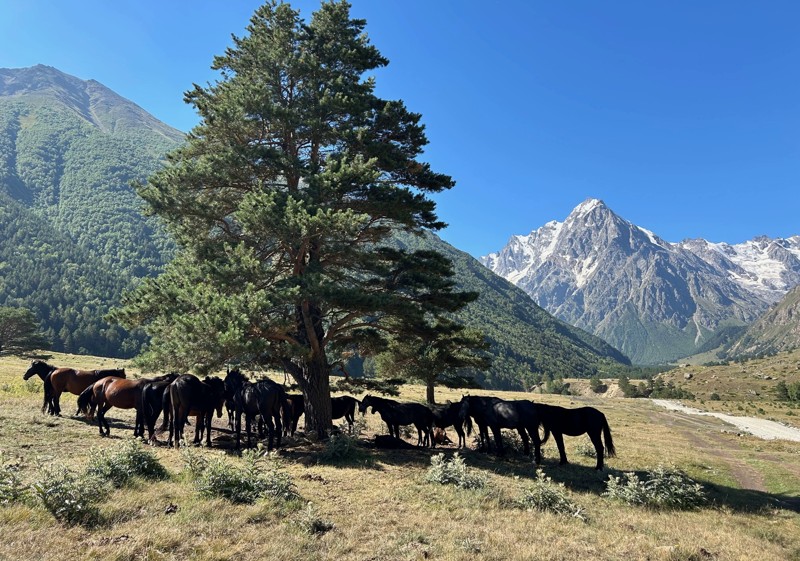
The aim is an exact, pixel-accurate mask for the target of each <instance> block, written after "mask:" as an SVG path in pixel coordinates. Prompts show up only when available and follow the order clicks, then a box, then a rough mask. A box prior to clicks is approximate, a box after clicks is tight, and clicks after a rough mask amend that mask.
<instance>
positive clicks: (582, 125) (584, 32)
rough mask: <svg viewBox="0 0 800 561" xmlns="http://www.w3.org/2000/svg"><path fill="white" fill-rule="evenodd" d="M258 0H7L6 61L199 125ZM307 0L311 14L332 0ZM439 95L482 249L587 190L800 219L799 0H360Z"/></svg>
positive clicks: (390, 90)
mask: <svg viewBox="0 0 800 561" xmlns="http://www.w3.org/2000/svg"><path fill="white" fill-rule="evenodd" d="M258 5H259V2H254V1H244V0H239V1H235V0H225V1H222V0H215V1H211V0H195V1H192V2H185V1H183V0H170V1H168V2H164V1H162V0H159V1H155V0H138V1H136V2H134V1H119V2H108V1H107V0H102V1H100V0H80V1H77V0H75V1H59V2H51V1H45V0H3V1H2V2H0V67H7V68H15V67H23V66H32V65H34V64H38V63H42V64H47V65H50V66H54V67H56V68H58V69H60V70H62V71H64V72H67V73H69V74H73V75H75V76H78V77H80V78H84V79H89V78H94V79H96V80H98V81H100V82H102V83H103V84H105V85H106V86H108V87H110V88H112V89H113V90H115V91H116V92H118V93H119V94H121V95H123V96H124V97H127V98H128V99H131V100H132V101H134V102H136V103H138V104H139V105H141V106H142V107H144V108H145V109H146V110H148V111H150V112H151V113H152V114H153V115H155V116H156V117H158V118H159V119H161V120H162V121H165V122H166V123H168V124H170V125H172V126H174V127H176V128H179V129H181V130H184V131H187V130H189V129H190V128H191V127H192V126H193V125H194V124H195V123H196V118H195V116H194V113H193V112H192V110H191V108H190V107H189V106H186V105H185V104H184V103H183V92H184V91H185V90H187V89H189V88H190V87H191V85H192V83H193V82H195V83H205V82H207V81H209V80H213V79H214V75H213V73H212V72H211V71H210V69H209V66H210V64H211V60H212V57H213V56H214V55H215V54H219V53H221V52H222V51H223V50H224V49H225V47H226V46H228V44H229V43H230V35H231V33H235V34H237V35H240V34H242V32H243V30H244V27H245V26H246V24H247V22H248V20H249V17H250V15H251V14H252V12H253V11H254V10H255V8H256V7H257V6H258ZM292 5H293V6H295V7H297V8H300V9H301V10H302V11H303V13H304V14H306V15H309V14H310V13H311V11H313V10H314V9H315V8H316V7H317V6H318V3H317V2H310V1H299V2H292ZM352 13H353V15H354V16H356V17H362V18H365V19H366V20H367V22H368V23H367V32H368V33H369V35H370V38H371V39H372V41H373V43H374V44H375V45H376V46H377V47H378V48H379V49H380V50H381V52H382V53H383V54H384V55H385V56H386V57H387V58H389V60H390V61H391V62H390V64H389V66H388V67H387V68H385V69H382V70H380V71H379V72H378V73H377V74H376V79H377V82H378V90H379V94H380V95H382V96H384V97H386V98H399V99H403V100H404V101H405V102H406V104H407V105H408V107H409V108H410V109H411V110H413V111H417V112H420V113H422V115H423V122H424V123H425V124H426V126H427V132H428V137H429V139H430V145H429V147H428V149H427V150H426V154H425V159H427V160H428V161H430V162H431V163H432V165H433V166H434V169H436V170H437V171H441V172H444V173H448V174H450V175H452V176H453V177H454V178H455V179H456V181H457V185H456V187H455V188H454V189H453V190H452V191H451V192H449V193H446V194H443V195H440V196H437V201H438V205H439V206H438V209H439V214H440V216H441V218H442V219H444V220H445V221H446V222H448V223H449V224H450V226H449V227H448V228H447V230H445V231H444V232H442V233H441V234H442V237H443V238H445V239H446V240H447V241H449V242H450V243H452V244H453V245H455V246H456V247H458V248H460V249H462V250H465V251H468V252H469V253H471V254H473V255H475V256H479V255H483V254H486V253H489V252H491V251H495V250H497V249H499V248H501V247H502V246H503V245H504V244H505V243H506V241H507V240H508V238H509V237H510V236H511V235H512V234H526V233H528V232H530V230H532V229H533V228H537V227H539V226H541V225H542V224H544V223H545V222H547V221H549V220H553V219H556V220H563V219H564V218H565V217H566V216H567V214H568V213H569V212H570V210H571V209H572V208H573V207H574V206H576V205H577V204H578V203H580V202H581V201H583V200H584V199H586V198H588V197H596V198H601V199H603V200H604V201H605V202H606V203H607V204H608V205H609V206H610V207H611V208H612V209H613V210H614V211H616V212H617V213H618V214H620V215H621V216H623V217H624V218H626V219H628V220H630V221H632V222H634V223H636V224H638V225H640V226H643V227H646V228H648V229H650V230H652V231H654V232H655V233H657V234H658V235H660V236H661V237H663V238H665V239H667V240H669V241H679V240H681V239H683V238H687V237H704V238H706V239H709V240H711V241H717V242H718V241H727V242H731V243H736V242H741V241H744V240H746V239H750V238H752V237H754V236H757V235H761V234H765V235H769V236H773V237H775V236H783V237H785V236H790V235H795V234H800V220H799V219H798V215H799V214H800V73H799V72H798V69H799V68H800V33H799V32H798V31H800V29H798V28H800V4H797V3H796V2H781V1H773V2H767V3H756V2H734V1H725V2H722V1H719V2H688V1H687V2H680V1H678V2H669V3H666V2H661V3H653V2H596V1H585V2H583V1H577V0H576V1H574V2H544V1H542V2H527V1H526V2H522V1H519V2H517V1H514V2H504V3H489V2H477V1H475V2H472V1H465V2H456V1H445V0H440V1H435V2H431V1H429V0H404V1H403V2H383V1H376V0H354V1H353V9H352Z"/></svg>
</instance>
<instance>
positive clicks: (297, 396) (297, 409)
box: [283, 393, 305, 436]
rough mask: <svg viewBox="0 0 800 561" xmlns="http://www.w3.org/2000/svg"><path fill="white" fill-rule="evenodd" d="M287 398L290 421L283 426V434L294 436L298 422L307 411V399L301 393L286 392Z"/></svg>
mask: <svg viewBox="0 0 800 561" xmlns="http://www.w3.org/2000/svg"><path fill="white" fill-rule="evenodd" d="M286 399H287V401H288V403H289V422H288V423H286V424H285V425H284V427H283V436H294V431H296V430H297V423H298V421H300V417H301V416H302V414H303V412H304V411H305V399H303V394H301V393H289V394H286Z"/></svg>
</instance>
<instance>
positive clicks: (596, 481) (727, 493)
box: [541, 460, 800, 513]
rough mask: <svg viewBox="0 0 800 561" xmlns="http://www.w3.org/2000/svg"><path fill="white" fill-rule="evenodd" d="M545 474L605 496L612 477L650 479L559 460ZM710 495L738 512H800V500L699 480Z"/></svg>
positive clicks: (642, 474) (638, 472) (545, 467)
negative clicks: (778, 510) (626, 476)
mask: <svg viewBox="0 0 800 561" xmlns="http://www.w3.org/2000/svg"><path fill="white" fill-rule="evenodd" d="M541 467H542V469H543V470H544V472H545V473H546V474H547V475H548V477H550V478H551V479H552V480H553V481H554V482H557V483H563V484H564V486H565V487H566V488H568V489H570V490H572V491H577V492H582V493H594V494H596V495H602V494H603V493H604V492H605V491H606V482H607V481H608V478H609V477H610V476H614V477H621V476H622V475H623V474H624V473H634V474H636V476H637V477H638V478H639V479H640V480H647V479H648V478H649V476H648V472H647V471H645V470H634V471H632V472H631V471H623V470H618V469H614V468H609V467H608V466H606V469H605V470H603V471H597V470H595V469H594V468H593V467H589V466H582V465H577V464H567V465H564V466H562V465H559V464H558V461H557V460H545V461H543V462H542V465H541ZM694 481H696V482H697V483H699V484H701V485H702V486H703V488H704V489H705V491H706V492H707V494H708V498H709V503H710V505H711V506H717V507H725V508H729V509H731V510H733V511H737V512H749V513H753V512H758V511H764V510H768V509H774V508H780V509H785V510H790V511H793V512H798V513H800V498H798V497H790V496H785V495H778V494H772V493H766V492H763V491H755V490H753V489H739V488H736V487H728V486H725V485H719V484H716V483H712V482H710V481H705V480H703V479H695V480H694Z"/></svg>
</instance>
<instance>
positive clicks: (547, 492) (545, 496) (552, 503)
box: [518, 468, 586, 522]
mask: <svg viewBox="0 0 800 561" xmlns="http://www.w3.org/2000/svg"><path fill="white" fill-rule="evenodd" d="M518 504H519V506H520V507H521V508H524V509H526V510H535V511H538V512H551V513H553V514H558V515H559V516H572V517H575V518H579V519H581V520H583V521H584V522H585V521H586V514H585V512H584V510H583V507H581V506H580V505H578V504H577V503H574V502H572V501H571V500H570V499H569V497H567V493H566V489H565V488H564V484H563V483H553V481H552V479H550V477H548V476H547V475H545V473H544V471H543V470H542V469H541V468H539V469H537V470H536V479H534V481H533V483H532V484H531V486H530V487H528V488H527V489H525V490H524V491H523V495H522V497H520V499H519V501H518Z"/></svg>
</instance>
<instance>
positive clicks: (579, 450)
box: [575, 439, 597, 458]
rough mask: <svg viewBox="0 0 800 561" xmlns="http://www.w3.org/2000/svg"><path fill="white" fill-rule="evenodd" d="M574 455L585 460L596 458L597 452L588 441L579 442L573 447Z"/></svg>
mask: <svg viewBox="0 0 800 561" xmlns="http://www.w3.org/2000/svg"><path fill="white" fill-rule="evenodd" d="M575 453H576V454H578V455H579V456H586V457H587V458H596V457H597V450H595V449H594V444H592V442H591V440H588V439H584V440H581V441H579V442H578V443H577V444H576V445H575Z"/></svg>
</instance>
